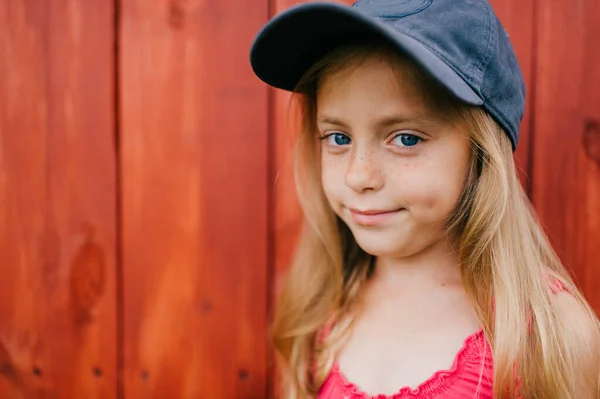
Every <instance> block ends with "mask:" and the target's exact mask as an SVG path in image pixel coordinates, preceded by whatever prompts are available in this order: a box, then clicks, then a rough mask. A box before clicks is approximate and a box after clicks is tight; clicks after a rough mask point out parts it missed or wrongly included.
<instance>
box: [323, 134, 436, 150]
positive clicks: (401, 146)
mask: <svg viewBox="0 0 600 399" xmlns="http://www.w3.org/2000/svg"><path fill="white" fill-rule="evenodd" d="M336 135H340V136H344V137H346V138H348V139H349V140H350V143H351V142H352V139H351V138H350V137H349V136H348V135H347V134H345V133H342V132H332V133H328V134H325V135H322V136H320V137H319V140H321V141H324V140H327V139H329V138H331V137H335V136H336ZM403 136H404V137H410V138H414V139H416V140H417V142H416V143H415V144H413V145H397V146H396V147H398V148H411V147H414V146H416V145H417V144H419V143H420V142H422V141H424V140H423V138H422V137H420V136H418V135H416V134H412V133H398V134H396V135H394V137H392V139H391V140H390V142H392V141H394V140H396V139H397V138H399V137H403ZM350 143H347V144H337V145H334V144H331V143H327V144H328V145H331V146H332V147H342V146H345V145H348V144H350Z"/></svg>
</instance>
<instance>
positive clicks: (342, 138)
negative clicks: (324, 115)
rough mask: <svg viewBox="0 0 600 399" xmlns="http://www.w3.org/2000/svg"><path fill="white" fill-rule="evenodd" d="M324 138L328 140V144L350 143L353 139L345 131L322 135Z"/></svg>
mask: <svg viewBox="0 0 600 399" xmlns="http://www.w3.org/2000/svg"><path fill="white" fill-rule="evenodd" d="M322 139H325V140H327V144H329V145H332V146H339V145H348V144H350V142H351V141H352V140H350V137H348V136H346V135H345V134H343V133H332V134H329V135H327V136H325V137H322Z"/></svg>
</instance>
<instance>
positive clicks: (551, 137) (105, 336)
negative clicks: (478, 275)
mask: <svg viewBox="0 0 600 399" xmlns="http://www.w3.org/2000/svg"><path fill="white" fill-rule="evenodd" d="M300 2H302V0H300V1H299V0H219V1H206V0H186V1H184V0H162V1H159V0H120V1H114V2H111V1H100V0H85V1H84V0H70V1H67V0H55V1H52V2H43V1H39V0H38V1H35V0H32V1H24V0H0V397H1V398H8V399H13V398H14V399H17V398H57V399H70V398H119V399H133V398H163V397H170V398H186V399H187V398H236V399H238V398H250V399H259V398H265V397H267V396H268V393H269V392H270V391H271V388H272V386H273V380H272V370H271V366H272V360H273V359H272V354H271V351H270V349H269V346H268V345H269V344H268V342H267V339H266V336H267V320H268V316H269V312H270V310H271V306H272V303H273V300H274V293H275V292H276V291H277V288H278V287H279V282H280V281H281V278H282V277H283V276H284V274H285V270H286V268H287V264H288V262H289V259H290V255H291V252H292V250H293V247H294V245H295V243H296V238H297V234H298V229H299V222H300V213H299V210H298V206H297V203H296V200H295V197H294V194H295V193H294V188H293V179H292V173H291V167H292V164H291V158H290V152H291V147H292V144H293V143H292V131H291V128H290V121H289V118H288V116H287V101H288V99H289V98H288V95H287V94H286V93H283V92H279V91H275V90H271V89H268V88H267V87H265V85H263V84H262V83H261V82H260V81H258V79H256V78H255V77H254V75H253V74H252V72H251V70H250V66H249V64H248V52H249V47H250V43H251V41H252V39H253V37H254V34H255V33H256V32H257V31H258V29H259V28H260V26H261V25H262V24H263V23H264V22H266V20H267V19H268V17H269V16H271V15H273V14H275V13H278V12H280V11H282V10H284V9H286V8H287V7H289V6H291V5H294V4H297V3H300ZM345 2H346V3H347V4H349V3H350V1H345ZM492 3H493V5H494V7H495V8H496V10H497V12H498V14H499V16H500V18H501V19H502V20H503V22H504V24H505V27H506V28H507V30H508V32H509V33H510V35H511V37H512V39H513V43H514V45H515V48H516V51H517V55H518V58H519V61H520V62H521V65H522V67H523V71H524V74H525V78H526V80H527V85H528V102H527V112H526V117H525V120H524V121H523V123H522V131H523V133H522V138H521V143H520V147H519V150H518V151H517V154H516V158H517V162H518V164H519V167H520V169H521V177H522V180H523V184H524V185H525V186H526V188H527V190H528V192H529V193H530V195H531V197H532V200H533V203H534V205H535V207H536V210H537V211H538V212H539V214H540V217H541V219H542V220H543V222H544V225H545V226H546V228H547V231H548V233H549V235H550V237H551V239H552V241H553V243H554V244H555V245H556V248H557V250H558V252H559V254H560V256H561V257H562V259H563V260H564V261H565V263H566V264H567V265H568V266H569V268H570V269H571V270H572V271H573V273H574V274H575V276H576V278H577V281H578V282H579V284H580V285H581V287H582V288H583V290H584V293H585V294H586V296H587V298H588V299H589V301H590V302H591V303H592V305H593V306H594V307H595V308H596V309H597V310H599V311H600V292H599V291H598V290H597V289H596V288H595V287H597V286H598V284H599V283H600V264H599V263H600V261H599V260H598V259H600V72H599V71H600V69H598V68H597V65H598V64H599V63H600V56H599V55H598V54H599V52H598V51H596V50H597V48H598V47H597V46H598V44H597V42H598V39H600V3H598V1H597V0H581V1H578V2H576V3H574V4H567V3H565V2H560V1H558V0H548V1H541V0H493V1H492ZM556 26H561V29H556Z"/></svg>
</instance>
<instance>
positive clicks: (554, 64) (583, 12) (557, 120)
mask: <svg viewBox="0 0 600 399" xmlns="http://www.w3.org/2000/svg"><path fill="white" fill-rule="evenodd" d="M539 7H540V9H539V22H538V26H539V30H538V38H539V39H538V46H537V48H538V63H537V82H538V83H537V91H536V97H537V99H536V106H535V118H536V130H535V133H534V137H535V152H534V160H533V175H534V181H533V191H532V194H533V200H534V205H535V207H536V209H537V211H538V213H539V214H540V216H541V218H542V220H543V222H544V224H545V226H546V229H547V231H548V234H549V235H550V238H551V240H552V242H553V243H554V245H555V246H556V248H557V251H558V253H559V255H560V256H561V258H562V259H563V261H564V262H565V263H566V265H567V267H569V269H570V270H571V271H572V272H573V273H574V276H575V277H576V279H577V281H578V283H579V284H580V286H581V287H582V289H583V291H584V294H585V295H586V296H587V299H588V300H589V301H590V302H591V304H592V306H594V307H595V309H596V310H597V311H600V292H599V291H598V289H597V287H598V285H599V284H600V262H599V259H600V245H599V244H600V239H599V237H600V212H599V210H600V71H599V69H598V65H599V64H600V53H599V52H598V38H599V37H600V3H599V2H598V1H597V0H581V1H577V2H574V3H568V4H567V3H564V2H559V1H552V2H543V1H540V2H539ZM557 26H560V27H561V28H560V29H556V27H557Z"/></svg>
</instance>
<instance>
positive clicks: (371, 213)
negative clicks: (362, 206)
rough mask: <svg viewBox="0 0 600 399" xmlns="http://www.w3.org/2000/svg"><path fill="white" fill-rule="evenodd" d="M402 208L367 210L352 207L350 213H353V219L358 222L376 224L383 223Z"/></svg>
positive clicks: (366, 224)
mask: <svg viewBox="0 0 600 399" xmlns="http://www.w3.org/2000/svg"><path fill="white" fill-rule="evenodd" d="M401 210H402V209H396V210H393V211H384V210H366V211H360V210H358V209H350V214H351V215H352V220H354V222H355V223H356V224H360V225H363V226H376V225H378V224H381V223H383V222H385V221H387V220H388V219H390V218H391V217H392V216H394V215H396V214H397V213H398V212H400V211H401Z"/></svg>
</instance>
